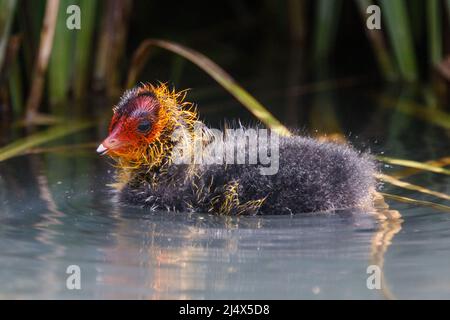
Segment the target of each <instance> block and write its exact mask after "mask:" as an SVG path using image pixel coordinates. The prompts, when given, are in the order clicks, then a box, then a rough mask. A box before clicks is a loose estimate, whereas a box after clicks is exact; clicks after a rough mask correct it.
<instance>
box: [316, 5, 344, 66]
mask: <svg viewBox="0 0 450 320" xmlns="http://www.w3.org/2000/svg"><path fill="white" fill-rule="evenodd" d="M314 3H315V4H316V17H315V26H314V49H313V52H314V61H315V62H316V63H321V62H323V61H324V59H326V58H327V57H328V56H329V54H330V51H331V48H332V46H333V45H334V43H335V40H336V33H337V30H338V27H337V25H338V22H339V18H340V12H341V7H342V1H341V0H333V1H329V0H318V1H315V2H314Z"/></svg>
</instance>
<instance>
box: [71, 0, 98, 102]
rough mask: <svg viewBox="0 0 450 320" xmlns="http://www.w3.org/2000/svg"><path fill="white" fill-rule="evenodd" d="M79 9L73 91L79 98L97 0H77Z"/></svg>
mask: <svg viewBox="0 0 450 320" xmlns="http://www.w3.org/2000/svg"><path fill="white" fill-rule="evenodd" d="M79 6H80V9H81V24H82V27H81V30H78V31H77V34H76V47H75V68H74V92H75V97H77V98H78V99H79V98H81V97H82V96H83V95H84V94H85V92H86V88H87V81H88V76H89V67H90V66H91V64H90V62H91V60H92V59H91V55H93V51H92V45H93V40H94V39H93V35H94V34H95V25H96V20H95V18H96V14H97V7H98V1H97V0H79Z"/></svg>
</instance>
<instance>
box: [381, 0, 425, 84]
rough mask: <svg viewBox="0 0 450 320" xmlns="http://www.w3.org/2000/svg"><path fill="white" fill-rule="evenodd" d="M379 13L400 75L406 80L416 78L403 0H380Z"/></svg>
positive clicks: (415, 65)
mask: <svg viewBox="0 0 450 320" xmlns="http://www.w3.org/2000/svg"><path fill="white" fill-rule="evenodd" d="M380 3H381V8H382V12H381V15H382V17H383V18H384V21H385V23H386V26H387V32H388V34H389V38H390V42H391V46H392V47H393V49H394V53H395V57H396V60H397V64H398V66H399V69H400V72H401V74H402V77H403V78H404V79H405V80H407V81H416V80H417V79H418V73H417V62H416V54H415V51H414V46H413V41H412V35H411V28H410V24H409V18H408V10H407V7H406V5H405V2H404V1H403V0H380Z"/></svg>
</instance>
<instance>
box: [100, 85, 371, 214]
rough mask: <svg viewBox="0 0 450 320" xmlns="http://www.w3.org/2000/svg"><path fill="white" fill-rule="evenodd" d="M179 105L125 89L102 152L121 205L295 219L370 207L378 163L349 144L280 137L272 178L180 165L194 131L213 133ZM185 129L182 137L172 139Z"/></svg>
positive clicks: (153, 91)
mask: <svg viewBox="0 0 450 320" xmlns="http://www.w3.org/2000/svg"><path fill="white" fill-rule="evenodd" d="M182 100H183V95H182V94H180V93H175V92H173V91H169V90H168V88H167V87H166V86H165V85H163V84H161V85H159V86H152V85H143V86H140V87H137V88H134V89H132V90H129V91H127V92H126V93H125V94H124V95H123V96H122V98H121V99H120V101H119V104H118V105H117V106H116V107H115V108H114V115H113V118H112V121H111V125H110V128H109V136H108V137H107V138H106V139H105V140H104V141H103V142H102V144H100V146H99V147H98V149H97V152H99V153H101V154H105V153H107V154H108V155H110V156H111V157H112V158H113V159H115V160H116V161H117V167H118V183H117V184H116V186H117V190H118V193H119V199H120V200H121V201H122V202H124V203H127V204H133V205H139V206H142V207H146V208H151V209H153V210H174V211H196V212H214V213H219V214H292V213H300V212H316V211H330V210H335V209H343V208H352V207H364V206H367V205H369V206H370V205H371V202H372V195H373V193H374V191H375V184H376V182H375V178H374V172H375V164H374V162H373V161H372V160H371V159H370V157H369V156H368V155H366V154H361V153H359V152H357V151H355V150H354V149H353V148H351V147H349V146H345V145H337V144H333V143H326V142H319V141H317V140H314V139H310V138H303V137H299V136H293V137H280V140H279V169H278V172H277V173H276V174H274V175H261V172H260V168H259V167H258V165H251V164H231V165H230V164H226V165H225V164H209V165H208V164H205V163H203V164H193V165H189V164H176V163H175V162H174V161H173V154H174V150H175V148H176V147H177V146H179V145H188V146H189V144H190V141H192V140H191V139H192V136H194V138H196V137H195V135H196V134H197V133H196V132H198V130H194V127H198V126H199V125H200V126H201V128H202V129H201V131H202V132H203V133H205V132H206V133H208V130H209V129H208V128H206V126H204V125H203V124H202V123H201V122H199V121H198V120H197V115H196V113H195V111H194V110H193V109H192V108H191V107H190V106H191V105H190V104H189V103H186V102H183V101H182ZM180 128H182V129H184V131H183V132H184V133H185V134H182V135H177V138H174V132H175V131H176V130H178V129H180ZM211 139H214V138H212V137H210V140H211ZM207 143H211V142H207ZM216 143H217V142H216ZM224 147H225V148H226V145H225V146H224ZM238 152H244V151H241V150H239V151H238ZM245 153H246V155H248V150H245Z"/></svg>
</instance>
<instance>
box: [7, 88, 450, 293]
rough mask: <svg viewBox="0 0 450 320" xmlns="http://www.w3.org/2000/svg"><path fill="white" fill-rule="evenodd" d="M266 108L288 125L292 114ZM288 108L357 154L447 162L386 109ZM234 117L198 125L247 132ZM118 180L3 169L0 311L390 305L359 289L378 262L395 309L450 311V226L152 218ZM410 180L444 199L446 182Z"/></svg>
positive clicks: (415, 123) (61, 163) (442, 141)
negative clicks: (405, 302) (117, 193)
mask: <svg viewBox="0 0 450 320" xmlns="http://www.w3.org/2000/svg"><path fill="white" fill-rule="evenodd" d="M261 96H263V98H262V99H263V100H264V99H265V101H264V102H265V103H267V104H269V105H271V106H273V109H272V111H273V112H274V113H275V114H276V115H277V116H278V117H280V118H281V119H285V117H283V114H284V115H285V114H288V113H289V110H290V109H289V108H290V103H292V101H289V100H288V101H285V100H282V99H280V98H277V96H276V95H268V96H267V97H266V98H264V92H261ZM394 101H395V102H396V103H399V100H396V98H395V97H394ZM294 104H298V105H300V107H301V109H300V110H301V112H299V113H298V117H294V118H293V117H289V119H286V122H290V125H291V126H294V127H297V128H300V129H301V130H303V131H308V128H318V130H319V131H320V130H321V128H332V127H333V121H334V122H335V124H336V126H337V127H339V128H340V130H341V131H342V132H344V133H345V134H346V135H347V136H348V138H349V139H350V140H351V141H352V142H353V143H354V144H355V145H356V146H357V147H358V148H364V149H368V148H370V150H372V152H374V153H377V154H380V153H383V154H385V155H389V156H393V157H399V158H407V159H411V160H418V161H426V160H431V159H439V158H440V157H443V156H447V155H448V154H447V153H448V150H450V148H449V147H450V142H449V132H448V129H445V128H442V126H440V125H436V124H433V123H430V122H429V121H424V120H423V119H420V118H416V117H414V116H413V115H411V114H407V113H405V112H400V111H394V110H393V109H389V108H387V107H383V106H380V105H379V104H378V100H375V99H373V98H372V97H371V95H370V92H369V93H367V92H364V94H360V93H357V92H356V91H352V90H350V91H345V90H343V91H339V92H335V93H334V96H333V97H332V98H330V96H329V95H318V97H307V98H302V99H301V100H296V101H294ZM361 105H364V108H361V107H360V106H361ZM217 106H220V107H221V108H218V107H217ZM222 108H223V109H222ZM227 108H228V109H227ZM240 108H241V107H240V106H239V105H238V104H237V103H236V102H235V101H234V100H232V99H225V100H223V101H222V100H220V98H216V101H211V102H209V104H208V103H206V105H204V106H202V107H201V108H200V112H201V113H202V115H203V118H204V119H206V120H207V121H210V122H211V123H218V122H220V121H218V119H223V117H224V116H225V115H224V114H226V116H227V117H228V118H235V117H241V118H244V119H245V118H246V117H247V118H248V114H246V112H245V111H244V112H243V111H241V109H240ZM217 109H219V111H217ZM211 110H216V111H214V112H213V111H211ZM223 110H228V111H223ZM291 111H292V110H291ZM289 114H291V113H289ZM330 114H331V115H332V116H330V117H327V116H326V115H330ZM327 119H328V120H327ZM330 119H331V120H330ZM333 119H334V120H333ZM99 128H100V129H95V130H91V131H85V132H81V133H79V134H76V135H74V136H72V137H69V138H66V139H60V140H58V141H54V142H52V143H50V144H47V146H58V145H63V144H69V143H85V142H96V141H100V140H101V138H102V137H103V136H104V134H105V133H106V132H104V131H103V129H102V128H104V127H101V126H100V127H99ZM332 131H333V130H330V132H332ZM309 132H312V133H313V132H314V130H309ZM325 132H326V131H325ZM399 169H400V168H399V167H397V168H392V167H388V166H384V167H383V171H385V172H388V173H390V172H394V171H397V170H399ZM112 177H113V168H112V166H111V164H110V163H109V161H107V160H106V159H105V158H101V157H99V156H97V155H96V154H95V147H92V148H80V149H77V148H74V149H73V150H70V151H67V150H65V151H48V152H40V153H36V154H28V155H23V156H20V157H15V158H12V159H9V160H7V161H4V162H0V283H1V286H0V298H14V299H16V298H40V299H47V298H57V299H70V298H81V299H91V298H98V299H111V298H125V299H134V298H142V299H171V298H174V299H213V298H214V299H245V298H252V299H253V298H268V299H280V298H286V299H298V298H311V299H324V298H326V299H328V298H337V299H345V298H363V299H384V298H386V297H387V293H386V291H387V290H369V289H368V288H367V286H366V280H367V277H368V274H367V273H366V270H367V267H368V266H369V265H370V264H371V263H373V261H376V262H377V263H382V262H383V261H384V276H385V285H386V286H388V288H389V290H390V292H391V294H393V295H395V296H396V297H400V298H450V274H449V272H448V270H449V268H450V213H448V212H447V213H446V212H443V211H438V210H436V209H433V208H430V207H426V206H417V205H411V204H405V203H399V202H394V201H388V203H389V204H390V206H391V209H395V210H398V211H399V212H400V213H401V214H402V216H403V223H391V224H389V223H384V224H383V223H380V222H378V221H377V220H376V219H374V217H373V216H372V215H369V214H368V213H367V212H360V211H343V212H339V213H336V214H316V215H294V216H267V217H240V218H237V217H219V216H214V215H209V214H201V213H198V214H187V213H167V212H148V211H144V210H140V209H136V208H130V207H125V206H118V205H117V204H115V203H114V202H113V201H112V200H111V194H110V192H109V190H110V189H109V187H108V186H107V184H108V183H109V182H111V181H112ZM406 180H407V181H409V182H411V183H415V184H419V185H422V186H426V187H427V188H429V189H432V190H436V191H440V192H444V193H447V194H448V193H450V187H449V182H450V179H449V177H448V176H444V175H437V174H431V173H418V174H414V175H411V176H409V177H408V178H406ZM383 190H384V192H388V193H394V194H398V195H402V196H407V197H411V198H415V199H422V200H428V201H434V202H436V203H441V204H445V205H449V203H448V202H445V201H444V200H441V199H438V198H435V197H432V196H426V195H422V194H420V193H417V192H413V191H407V190H402V189H398V188H396V187H391V186H388V185H386V186H384V187H383ZM69 265H78V266H79V267H80V268H81V286H82V288H81V290H68V289H67V288H66V279H67V276H68V275H67V274H66V268H67V267H68V266H69Z"/></svg>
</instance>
